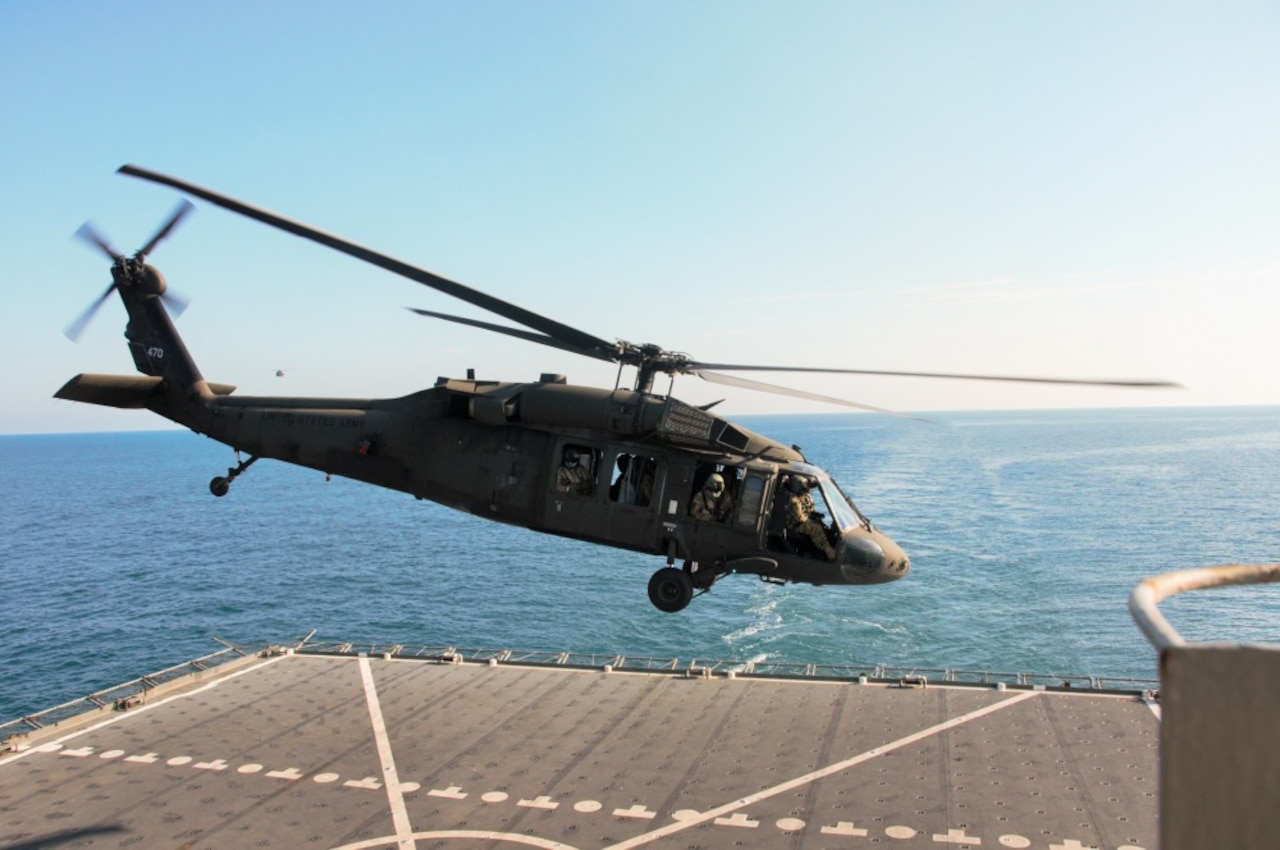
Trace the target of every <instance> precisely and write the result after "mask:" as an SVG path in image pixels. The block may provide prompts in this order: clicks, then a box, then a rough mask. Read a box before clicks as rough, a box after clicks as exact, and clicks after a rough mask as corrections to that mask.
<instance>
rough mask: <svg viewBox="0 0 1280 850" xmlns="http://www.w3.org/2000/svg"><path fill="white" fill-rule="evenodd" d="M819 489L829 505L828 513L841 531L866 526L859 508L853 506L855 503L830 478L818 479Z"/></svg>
mask: <svg viewBox="0 0 1280 850" xmlns="http://www.w3.org/2000/svg"><path fill="white" fill-rule="evenodd" d="M818 487H819V489H820V490H821V491H822V499H823V501H825V502H826V503H827V511H828V512H829V513H830V515H831V519H832V520H834V521H835V524H836V525H837V526H839V527H840V529H841V530H844V529H849V528H857V527H858V526H863V525H865V524H866V520H865V519H863V517H862V514H860V513H858V510H857V508H855V507H854V506H853V502H851V501H849V497H847V496H846V495H845V494H844V493H843V492H842V491H841V490H840V487H839V486H837V485H836V482H834V481H832V480H831V479H830V478H820V479H818Z"/></svg>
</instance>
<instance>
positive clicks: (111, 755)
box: [98, 750, 124, 759]
mask: <svg viewBox="0 0 1280 850" xmlns="http://www.w3.org/2000/svg"><path fill="white" fill-rule="evenodd" d="M122 755H124V750H107V751H106V752H105V753H98V758H100V759H118V758H120V756H122Z"/></svg>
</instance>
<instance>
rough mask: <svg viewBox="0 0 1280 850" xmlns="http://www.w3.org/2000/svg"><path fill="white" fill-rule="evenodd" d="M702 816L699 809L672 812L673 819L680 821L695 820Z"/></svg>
mask: <svg viewBox="0 0 1280 850" xmlns="http://www.w3.org/2000/svg"><path fill="white" fill-rule="evenodd" d="M700 814H702V812H700V811H698V810H697V809H681V810H680V811H678V812H672V813H671V817H673V818H675V819H676V820H678V821H686V820H694V819H696V818H697V817H698V815H700Z"/></svg>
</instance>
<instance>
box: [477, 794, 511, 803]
mask: <svg viewBox="0 0 1280 850" xmlns="http://www.w3.org/2000/svg"><path fill="white" fill-rule="evenodd" d="M480 799H481V800H484V801H485V802H486V803H501V802H502V801H503V800H505V799H507V792H506V791H489V792H488V793H485V794H481V795H480Z"/></svg>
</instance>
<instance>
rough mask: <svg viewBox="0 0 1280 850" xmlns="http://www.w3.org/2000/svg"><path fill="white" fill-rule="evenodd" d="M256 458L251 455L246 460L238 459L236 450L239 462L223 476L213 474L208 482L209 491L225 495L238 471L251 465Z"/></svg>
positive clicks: (217, 494)
mask: <svg viewBox="0 0 1280 850" xmlns="http://www.w3.org/2000/svg"><path fill="white" fill-rule="evenodd" d="M257 459H258V458H257V457H251V458H249V459H248V460H240V452H236V460H238V461H240V462H239V463H237V464H236V465H235V466H233V467H231V468H229V469H228V470H227V475H226V477H225V478H224V477H223V476H221V475H217V476H214V479H213V480H212V481H210V482H209V492H210V493H212V494H213V495H215V496H217V497H219V498H221V497H223V496H225V495H227V491H228V490H230V489H231V482H232V481H235V480H236V478H237V477H239V475H240V473H242V472H244V471H245V470H246V469H248V468H249V467H251V466H253V462H254V461H255V460H257Z"/></svg>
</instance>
